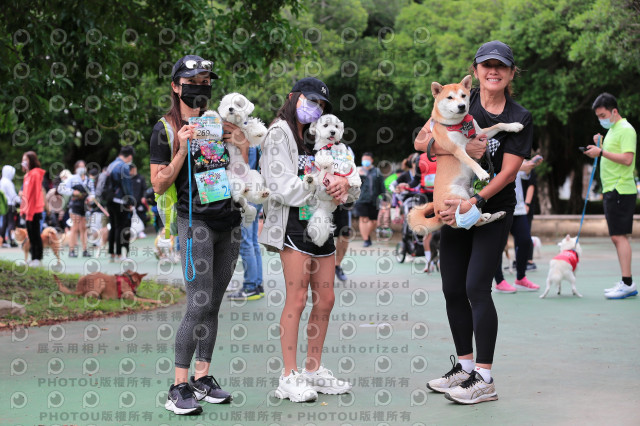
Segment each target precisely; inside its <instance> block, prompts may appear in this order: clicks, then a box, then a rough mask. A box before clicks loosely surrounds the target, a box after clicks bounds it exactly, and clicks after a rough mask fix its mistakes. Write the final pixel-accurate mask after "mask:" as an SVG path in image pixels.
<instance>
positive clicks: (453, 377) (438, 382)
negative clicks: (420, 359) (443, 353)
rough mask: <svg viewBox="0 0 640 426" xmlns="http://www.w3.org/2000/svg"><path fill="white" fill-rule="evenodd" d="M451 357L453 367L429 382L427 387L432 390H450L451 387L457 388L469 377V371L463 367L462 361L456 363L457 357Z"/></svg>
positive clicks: (442, 391) (443, 391)
mask: <svg viewBox="0 0 640 426" xmlns="http://www.w3.org/2000/svg"><path fill="white" fill-rule="evenodd" d="M450 359H451V365H452V366H453V368H452V369H451V370H449V371H448V372H447V373H445V375H444V376H442V377H440V378H439V379H433V380H429V381H428V382H427V387H428V388H429V389H431V390H432V391H435V392H440V393H445V392H448V391H449V390H450V389H452V388H455V387H456V386H458V385H459V384H460V383H462V382H464V381H465V380H467V379H468V378H469V373H467V372H466V371H464V370H463V369H462V365H461V364H460V363H457V364H456V363H455V362H456V357H455V356H454V355H451V358H450Z"/></svg>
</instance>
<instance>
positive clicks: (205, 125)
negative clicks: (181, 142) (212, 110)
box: [189, 116, 229, 172]
mask: <svg viewBox="0 0 640 426" xmlns="http://www.w3.org/2000/svg"><path fill="white" fill-rule="evenodd" d="M189 124H195V125H196V128H195V129H194V130H193V139H191V140H190V142H189V143H190V147H191V156H192V157H193V162H194V169H195V171H196V172H202V171H205V170H211V169H217V168H220V167H226V166H227V165H228V164H229V153H228V151H227V149H226V145H225V143H224V141H223V139H222V132H223V129H222V121H221V120H220V117H217V116H215V117H191V118H190V119H189Z"/></svg>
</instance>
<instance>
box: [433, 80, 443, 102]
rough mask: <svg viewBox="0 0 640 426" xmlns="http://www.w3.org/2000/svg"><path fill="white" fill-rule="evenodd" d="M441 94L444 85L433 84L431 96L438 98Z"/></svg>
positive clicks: (435, 82)
mask: <svg viewBox="0 0 640 426" xmlns="http://www.w3.org/2000/svg"><path fill="white" fill-rule="evenodd" d="M440 92H442V84H440V83H438V82H437V81H434V82H433V83H431V94H432V95H433V97H434V98H437V97H438V95H439V94H440Z"/></svg>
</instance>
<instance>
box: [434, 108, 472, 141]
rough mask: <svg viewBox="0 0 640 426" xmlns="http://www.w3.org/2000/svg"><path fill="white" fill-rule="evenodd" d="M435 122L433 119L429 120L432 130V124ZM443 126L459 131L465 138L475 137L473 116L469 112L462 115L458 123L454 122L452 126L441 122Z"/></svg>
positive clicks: (449, 129)
mask: <svg viewBox="0 0 640 426" xmlns="http://www.w3.org/2000/svg"><path fill="white" fill-rule="evenodd" d="M434 123H435V120H433V119H432V120H431V131H432V132H433V125H434ZM440 124H442V123H440ZM442 125H443V126H444V127H446V128H447V130H448V131H450V132H460V133H462V134H463V135H464V137H466V138H467V139H473V138H475V137H476V128H475V126H474V125H473V116H472V115H471V114H467V115H465V116H464V118H463V119H462V121H461V122H460V123H458V124H454V125H452V126H448V125H446V124H442Z"/></svg>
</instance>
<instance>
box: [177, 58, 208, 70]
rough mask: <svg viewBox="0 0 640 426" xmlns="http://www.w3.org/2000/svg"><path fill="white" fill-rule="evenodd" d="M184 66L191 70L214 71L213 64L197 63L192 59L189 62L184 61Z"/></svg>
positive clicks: (206, 62)
mask: <svg viewBox="0 0 640 426" xmlns="http://www.w3.org/2000/svg"><path fill="white" fill-rule="evenodd" d="M184 66H185V68H189V69H190V70H197V69H203V70H207V71H211V70H212V69H213V62H211V61H195V60H192V59H190V60H188V61H184Z"/></svg>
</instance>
